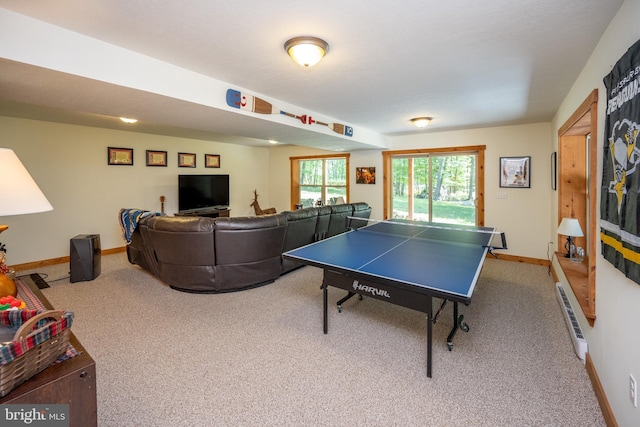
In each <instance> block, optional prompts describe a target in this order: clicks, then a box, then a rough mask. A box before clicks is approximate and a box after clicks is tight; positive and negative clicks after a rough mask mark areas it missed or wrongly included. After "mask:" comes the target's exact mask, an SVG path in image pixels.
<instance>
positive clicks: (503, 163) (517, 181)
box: [500, 156, 531, 188]
mask: <svg viewBox="0 0 640 427" xmlns="http://www.w3.org/2000/svg"><path fill="white" fill-rule="evenodd" d="M500 187H507V188H530V187H531V157H530V156H526V157H500Z"/></svg>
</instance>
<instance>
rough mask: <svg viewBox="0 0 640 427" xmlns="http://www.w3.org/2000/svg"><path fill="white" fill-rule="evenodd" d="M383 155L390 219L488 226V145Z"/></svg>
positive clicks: (387, 214)
mask: <svg viewBox="0 0 640 427" xmlns="http://www.w3.org/2000/svg"><path fill="white" fill-rule="evenodd" d="M459 151H460V149H458V148H456V149H437V150H410V151H401V152H389V153H383V156H384V157H385V162H384V166H385V176H389V177H391V179H390V180H389V182H388V183H387V184H386V185H387V186H388V187H387V188H385V217H386V218H403V219H412V220H419V221H434V222H445V223H452V224H469V225H476V224H477V225H482V223H483V221H484V218H482V217H481V212H482V211H483V210H482V203H483V200H481V197H480V196H481V194H482V193H483V191H482V186H483V185H484V179H483V178H482V179H481V174H479V173H478V171H479V170H484V167H483V163H484V156H483V153H484V147H464V152H459Z"/></svg>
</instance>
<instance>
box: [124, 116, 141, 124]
mask: <svg viewBox="0 0 640 427" xmlns="http://www.w3.org/2000/svg"><path fill="white" fill-rule="evenodd" d="M120 120H122V121H123V122H125V123H126V124H128V125H130V124H132V123H135V122H137V121H138V119H130V118H127V117H120Z"/></svg>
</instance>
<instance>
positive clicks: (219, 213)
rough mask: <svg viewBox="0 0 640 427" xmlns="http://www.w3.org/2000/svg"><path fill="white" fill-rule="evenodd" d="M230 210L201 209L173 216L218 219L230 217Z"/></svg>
mask: <svg viewBox="0 0 640 427" xmlns="http://www.w3.org/2000/svg"><path fill="white" fill-rule="evenodd" d="M230 213H231V210H230V209H228V208H203V209H194V210H190V211H183V212H177V213H176V214H175V216H203V217H207V218H220V217H228V216H230Z"/></svg>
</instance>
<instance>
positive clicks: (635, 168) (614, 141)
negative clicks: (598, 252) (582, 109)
mask: <svg viewBox="0 0 640 427" xmlns="http://www.w3.org/2000/svg"><path fill="white" fill-rule="evenodd" d="M603 81H604V85H605V87H606V90H607V112H606V118H605V129H604V133H605V142H604V150H603V151H604V154H603V160H602V163H603V165H602V186H601V204H600V240H601V242H602V255H603V256H604V258H605V259H606V260H608V261H609V262H610V263H612V264H613V265H614V266H615V267H616V268H617V269H618V270H620V271H622V272H623V273H624V274H625V276H627V277H628V278H629V279H631V280H633V281H634V282H636V283H638V284H640V167H639V164H640V148H639V147H638V145H637V142H638V131H639V130H640V40H639V41H637V42H636V43H635V44H634V45H633V46H632V47H631V48H629V50H627V52H626V53H625V54H624V55H623V56H622V57H621V58H620V59H619V60H618V62H617V63H616V64H615V66H614V67H613V69H612V70H611V72H610V73H609V74H608V75H607V76H606V77H605V78H604V79H603Z"/></svg>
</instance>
